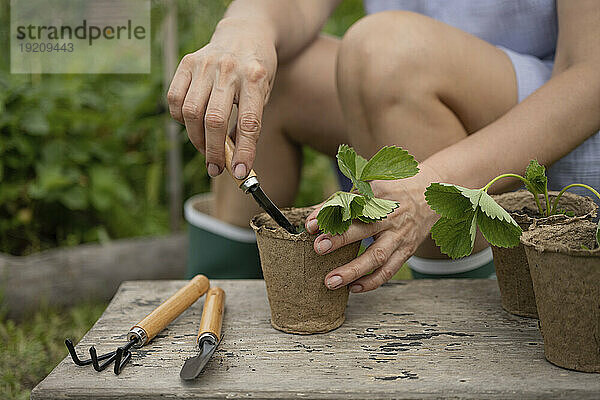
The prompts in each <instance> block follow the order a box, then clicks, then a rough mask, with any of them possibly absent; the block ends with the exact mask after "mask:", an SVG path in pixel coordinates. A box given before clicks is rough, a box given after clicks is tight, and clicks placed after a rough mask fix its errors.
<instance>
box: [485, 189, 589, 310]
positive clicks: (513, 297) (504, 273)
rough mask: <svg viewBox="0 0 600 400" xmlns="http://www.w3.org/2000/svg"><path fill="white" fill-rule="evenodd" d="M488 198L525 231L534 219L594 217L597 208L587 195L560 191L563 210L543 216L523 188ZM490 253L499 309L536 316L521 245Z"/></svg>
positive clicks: (551, 195)
mask: <svg viewBox="0 0 600 400" xmlns="http://www.w3.org/2000/svg"><path fill="white" fill-rule="evenodd" d="M548 194H549V198H550V200H551V201H553V200H554V198H555V197H556V195H557V194H558V192H549V193H548ZM492 197H493V199H494V200H495V201H496V202H497V203H498V204H499V205H500V206H501V207H502V208H504V209H505V210H506V211H507V212H508V213H509V214H510V216H511V217H513V219H514V220H515V221H516V222H517V223H518V224H519V226H520V227H521V229H523V231H526V230H528V229H529V227H530V226H531V224H533V223H534V222H536V223H538V224H546V225H551V224H554V223H558V222H560V221H566V220H570V219H591V218H593V217H595V216H596V210H597V208H598V206H597V205H596V203H594V201H593V200H592V199H591V198H589V197H584V196H578V195H576V194H573V193H563V195H562V196H561V197H560V199H559V201H558V208H559V209H560V210H562V211H563V212H564V213H563V214H557V215H551V216H549V217H544V216H542V215H540V213H539V211H538V209H537V207H536V203H535V199H534V197H533V194H531V193H530V192H529V191H527V190H519V191H516V192H509V193H504V194H500V195H495V196H492ZM492 252H493V254H494V265H495V267H496V276H497V277H498V286H499V287H500V294H501V298H502V308H504V309H505V310H506V311H508V312H509V313H511V314H515V315H520V316H523V317H532V318H537V317H538V312H537V308H536V303H535V295H534V292H533V286H532V283H531V275H530V273H529V265H528V264H527V257H526V256H525V249H524V247H523V245H521V244H520V245H518V246H516V247H512V248H503V247H496V246H492Z"/></svg>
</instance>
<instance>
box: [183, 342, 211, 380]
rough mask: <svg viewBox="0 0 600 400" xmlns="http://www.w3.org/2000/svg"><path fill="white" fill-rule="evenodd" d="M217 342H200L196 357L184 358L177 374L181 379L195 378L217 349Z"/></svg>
mask: <svg viewBox="0 0 600 400" xmlns="http://www.w3.org/2000/svg"><path fill="white" fill-rule="evenodd" d="M217 346H218V343H212V342H210V341H208V340H206V341H204V342H203V344H202V351H201V352H200V354H198V355H197V356H196V357H191V358H188V359H187V360H185V363H184V364H183V367H182V368H181V372H179V376H180V377H181V379H183V380H186V381H187V380H191V379H196V378H197V377H198V375H200V373H201V372H202V370H203V369H204V366H205V365H206V363H208V360H210V357H211V356H212V355H213V353H214V352H215V350H216V349H217Z"/></svg>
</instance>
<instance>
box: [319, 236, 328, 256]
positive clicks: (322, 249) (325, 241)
mask: <svg viewBox="0 0 600 400" xmlns="http://www.w3.org/2000/svg"><path fill="white" fill-rule="evenodd" d="M329 249H331V240H329V239H323V240H321V241H320V242H319V243H318V244H317V250H318V251H319V253H321V254H323V253H325V252H326V251H327V250H329Z"/></svg>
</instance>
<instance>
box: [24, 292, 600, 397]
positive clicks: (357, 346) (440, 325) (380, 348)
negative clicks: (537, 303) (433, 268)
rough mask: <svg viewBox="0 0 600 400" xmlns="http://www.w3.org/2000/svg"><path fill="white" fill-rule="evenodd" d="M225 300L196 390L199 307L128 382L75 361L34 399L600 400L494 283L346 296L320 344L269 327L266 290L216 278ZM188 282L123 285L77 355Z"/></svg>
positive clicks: (129, 373)
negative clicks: (193, 368) (554, 360)
mask: <svg viewBox="0 0 600 400" xmlns="http://www.w3.org/2000/svg"><path fill="white" fill-rule="evenodd" d="M212 284H213V286H216V285H218V286H221V287H223V288H224V289H225V291H226V293H227V301H226V310H225V319H224V322H223V332H224V335H225V336H224V339H223V341H222V343H221V345H220V347H219V349H218V350H217V352H216V353H215V355H214V356H213V359H212V360H211V361H210V362H209V364H208V365H207V368H206V370H205V371H204V372H203V373H202V375H200V377H199V378H198V379H197V380H196V381H194V382H192V383H191V384H184V383H183V382H182V381H181V380H180V379H179V370H180V369H181V366H182V365H183V362H184V360H185V359H186V358H188V357H190V356H191V355H194V354H195V352H196V350H195V348H194V340H195V337H196V332H197V328H198V325H199V322H200V316H201V313H202V303H203V301H202V300H200V301H198V302H197V303H196V304H194V305H193V306H192V307H191V308H190V309H189V310H187V311H186V312H184V313H183V314H182V315H181V316H180V317H179V318H178V319H177V320H175V322H174V323H173V324H172V325H171V326H170V327H169V328H167V329H166V330H165V331H163V333H162V334H160V335H159V336H158V337H157V338H156V339H155V340H154V341H153V342H151V343H150V344H149V345H148V346H146V347H144V348H143V349H139V350H135V352H134V356H133V359H132V362H131V364H130V365H128V366H127V367H126V368H125V369H124V371H123V373H122V374H121V375H119V376H115V375H114V374H113V373H112V371H103V372H101V373H96V372H95V371H94V370H93V369H92V368H91V367H76V366H75V365H74V364H73V363H72V362H71V360H70V359H65V360H63V361H62V362H61V363H60V365H59V366H58V367H57V368H56V369H55V370H54V371H53V372H52V373H51V374H50V375H49V376H48V377H47V378H46V379H45V380H44V381H43V382H41V383H40V384H39V385H38V386H37V387H36V388H35V389H34V391H33V393H32V399H34V400H35V399H42V398H44V399H75V398H77V399H81V398H94V399H116V398H119V399H156V398H229V397H250V398H264V399H267V398H268V399H274V398H303V399H304V398H321V399H326V398H332V399H333V398H335V399H348V398H472V399H480V398H537V399H548V398H579V399H586V398H587V399H597V398H598V396H599V394H600V377H599V376H598V375H597V374H585V373H579V372H573V371H567V370H563V369H560V368H558V367H555V366H553V365H552V364H550V363H548V362H547V361H545V359H544V356H543V344H542V339H541V336H540V334H539V331H538V328H537V321H536V320H532V319H526V318H520V317H516V316H513V315H510V314H508V313H506V312H504V311H503V310H502V309H501V306H500V298H499V294H498V289H497V284H496V282H495V281H489V280H436V281H412V282H405V283H395V284H388V285H385V286H384V287H382V288H380V289H378V290H376V291H373V292H370V293H366V294H362V295H353V296H351V298H350V302H349V306H348V310H347V321H346V322H345V323H344V325H342V327H340V328H339V329H337V330H335V331H333V332H330V333H326V334H321V335H313V336H296V335H289V334H284V333H281V332H279V331H276V330H274V329H273V328H271V326H270V324H269V307H268V304H267V299H266V293H265V288H264V282H262V281H214V282H212ZM182 285H183V282H181V281H172V282H127V283H124V284H123V285H122V286H121V288H120V290H119V291H118V293H117V295H116V296H115V298H114V299H113V301H112V302H111V304H110V305H109V307H108V308H107V310H106V312H105V313H104V315H103V316H102V317H101V318H100V320H99V321H98V322H97V324H96V325H95V326H94V327H93V328H92V330H91V331H90V332H89V333H88V334H87V335H86V336H85V337H84V339H82V341H81V343H80V344H79V345H78V346H77V348H78V350H79V352H80V354H87V353H86V351H87V348H88V347H89V346H90V345H91V344H97V345H98V347H99V350H100V351H108V350H112V349H113V348H114V347H116V346H117V345H119V344H120V343H122V342H123V340H124V336H125V333H126V332H127V330H128V329H129V327H130V326H131V325H132V324H134V323H135V322H137V321H138V320H139V319H141V318H143V317H144V316H145V315H146V314H147V313H148V312H150V311H151V310H152V309H153V307H155V306H156V305H158V304H159V303H160V302H161V301H162V300H164V299H165V298H167V297H168V296H169V295H170V294H172V293H173V292H175V291H176V289H177V288H179V287H181V286H182Z"/></svg>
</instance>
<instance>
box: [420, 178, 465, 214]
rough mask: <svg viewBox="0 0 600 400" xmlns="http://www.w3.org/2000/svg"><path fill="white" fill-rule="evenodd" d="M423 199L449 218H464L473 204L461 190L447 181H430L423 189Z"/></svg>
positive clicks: (437, 211)
mask: <svg viewBox="0 0 600 400" xmlns="http://www.w3.org/2000/svg"><path fill="white" fill-rule="evenodd" d="M425 200H427V204H429V207H431V208H432V209H433V210H434V211H435V212H436V213H438V214H440V215H441V216H442V217H447V218H451V219H457V218H458V219H460V218H464V216H465V214H466V213H467V212H469V210H471V211H472V210H473V209H474V206H473V205H472V204H471V202H470V201H469V199H468V198H466V197H465V196H463V194H462V192H461V191H460V190H459V189H458V188H457V187H455V186H454V185H450V184H448V183H432V184H431V185H429V187H428V188H427V190H425Z"/></svg>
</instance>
